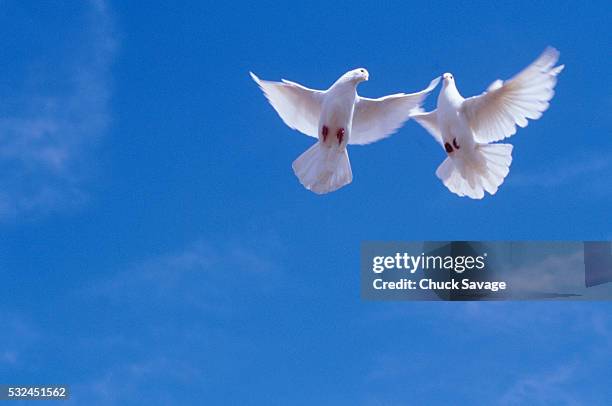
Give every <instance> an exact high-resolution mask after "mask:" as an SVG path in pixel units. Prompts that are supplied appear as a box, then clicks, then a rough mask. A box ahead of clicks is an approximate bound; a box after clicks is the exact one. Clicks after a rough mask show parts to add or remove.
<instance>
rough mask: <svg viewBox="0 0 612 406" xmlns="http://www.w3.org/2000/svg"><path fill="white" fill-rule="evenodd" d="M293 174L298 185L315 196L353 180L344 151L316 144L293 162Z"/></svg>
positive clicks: (349, 164) (346, 153)
mask: <svg viewBox="0 0 612 406" xmlns="http://www.w3.org/2000/svg"><path fill="white" fill-rule="evenodd" d="M292 166H293V172H295V176H297V177H298V179H299V180H300V183H301V184H302V185H304V187H305V188H306V189H308V190H311V191H313V192H314V193H317V194H325V193H329V192H333V191H334V190H338V189H340V188H341V187H342V186H344V185H348V184H349V183H351V181H352V180H353V172H352V171H351V163H350V162H349V158H348V152H347V151H346V149H343V150H338V149H336V148H329V147H326V146H323V145H322V144H321V143H320V142H317V143H316V144H314V145H313V146H312V147H310V148H308V149H307V150H306V152H304V153H303V154H302V155H300V156H299V157H298V158H297V159H296V160H295V161H293V165H292Z"/></svg>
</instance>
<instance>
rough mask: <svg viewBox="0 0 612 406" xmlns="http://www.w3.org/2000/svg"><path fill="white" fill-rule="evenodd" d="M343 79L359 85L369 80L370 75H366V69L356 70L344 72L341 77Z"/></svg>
mask: <svg viewBox="0 0 612 406" xmlns="http://www.w3.org/2000/svg"><path fill="white" fill-rule="evenodd" d="M343 78H344V79H346V80H349V81H351V82H355V83H360V82H364V81H366V80H368V79H369V78H370V74H369V73H368V71H367V69H365V68H358V69H353V70H351V71H348V72H346V73H345V74H344V75H343Z"/></svg>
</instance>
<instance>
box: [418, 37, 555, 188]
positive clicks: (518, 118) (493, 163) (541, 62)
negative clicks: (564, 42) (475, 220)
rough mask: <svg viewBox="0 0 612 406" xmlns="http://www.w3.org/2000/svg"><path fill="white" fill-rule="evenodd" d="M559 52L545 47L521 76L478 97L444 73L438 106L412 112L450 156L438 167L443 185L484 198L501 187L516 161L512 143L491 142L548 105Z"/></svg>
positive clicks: (438, 173)
mask: <svg viewBox="0 0 612 406" xmlns="http://www.w3.org/2000/svg"><path fill="white" fill-rule="evenodd" d="M558 59H559V52H558V51H557V50H556V49H554V48H550V47H549V48H546V50H545V51H544V52H543V53H542V55H540V57H539V58H538V59H536V60H535V62H533V63H532V64H531V65H529V66H528V67H527V68H525V69H524V70H523V71H522V72H520V73H519V74H518V75H516V76H515V77H513V78H512V79H510V80H508V81H507V82H502V81H501V80H496V81H495V82H493V83H492V84H491V85H490V86H489V88H488V89H487V91H485V92H484V93H482V94H481V95H479V96H474V97H469V98H467V99H464V98H463V97H462V96H461V95H460V94H459V91H458V90H457V87H456V86H455V80H454V78H453V75H451V74H450V73H445V74H444V75H442V77H443V84H442V90H441V91H440V95H439V96H438V106H437V109H436V110H434V111H431V112H429V113H425V112H423V110H421V109H420V108H418V109H417V110H416V111H415V112H414V113H413V114H412V115H411V117H412V118H414V119H415V120H416V121H417V122H418V123H419V124H421V125H422V126H423V127H424V128H425V129H426V130H427V131H429V132H430V133H431V135H433V137H434V138H435V139H436V141H438V142H439V143H440V145H441V146H442V147H443V148H444V150H445V151H446V153H447V155H448V157H447V158H446V159H445V160H444V162H442V164H441V165H440V166H439V167H438V169H437V170H436V175H437V176H438V178H440V179H441V180H442V182H443V183H444V185H445V186H446V187H447V188H448V189H449V190H450V191H451V192H453V193H455V194H457V195H459V196H468V197H471V198H472V199H482V198H483V197H484V191H485V190H486V191H487V192H488V193H490V194H491V195H493V194H495V192H497V189H498V187H499V186H500V185H501V184H502V183H503V181H504V178H505V177H506V175H508V172H509V171H510V164H511V163H512V145H510V144H491V143H492V142H495V141H499V140H502V139H504V138H506V137H510V136H511V135H513V134H514V133H516V125H518V126H519V127H526V126H527V123H528V122H527V119H532V120H536V119H538V118H540V117H541V116H542V112H543V111H545V110H546V109H547V108H548V102H549V100H550V99H551V98H552V97H553V95H554V90H553V89H554V87H555V84H556V83H557V75H558V74H559V72H561V71H562V70H563V65H560V66H557V67H554V64H555V63H556V62H557V60H558Z"/></svg>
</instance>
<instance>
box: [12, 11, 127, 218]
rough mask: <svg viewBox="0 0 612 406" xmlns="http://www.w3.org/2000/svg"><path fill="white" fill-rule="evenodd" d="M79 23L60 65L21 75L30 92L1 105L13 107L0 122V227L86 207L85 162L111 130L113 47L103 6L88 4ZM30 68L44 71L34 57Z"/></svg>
mask: <svg viewBox="0 0 612 406" xmlns="http://www.w3.org/2000/svg"><path fill="white" fill-rule="evenodd" d="M82 18H83V19H84V20H85V23H84V24H82V26H83V27H85V28H84V29H83V32H79V33H77V34H75V35H77V36H78V37H76V38H75V37H71V38H67V39H66V40H67V41H69V42H70V43H71V44H74V46H71V47H69V48H70V49H71V50H70V51H64V54H60V55H57V60H58V61H61V64H60V63H57V66H56V65H55V64H53V66H51V65H49V66H46V65H45V63H43V65H44V69H36V70H32V71H36V72H37V73H35V74H33V73H31V71H30V73H29V74H28V73H26V72H24V78H23V81H24V82H26V83H30V84H32V83H33V84H34V85H30V86H28V87H27V88H26V90H20V91H18V93H16V94H13V95H12V97H11V100H8V101H7V100H5V101H4V102H5V103H7V102H10V103H11V104H12V105H15V106H16V107H15V108H13V109H12V110H11V113H10V115H5V116H0V220H6V219H15V218H18V217H19V216H23V215H32V214H33V215H36V214H39V213H41V212H42V213H44V212H48V211H54V210H58V209H61V208H63V207H66V206H69V207H70V206H74V205H79V204H81V203H82V202H83V201H85V200H86V199H87V193H86V191H85V188H84V187H83V184H84V182H85V180H86V179H87V173H88V171H89V170H90V169H91V168H90V167H89V164H88V162H89V158H90V155H91V153H92V148H93V147H94V146H95V145H96V144H97V141H98V139H99V137H100V136H102V135H103V134H104V132H105V130H106V129H107V127H108V125H109V115H110V114H109V108H108V104H109V98H110V78H109V71H110V67H111V63H112V60H113V55H114V54H115V49H116V40H115V36H114V30H113V24H112V18H111V16H110V13H109V10H108V8H107V5H106V3H105V2H104V1H100V0H98V1H91V2H90V3H89V4H88V10H87V11H86V13H85V15H83V16H82ZM54 59H55V58H54ZM54 62H57V61H54ZM31 63H32V64H33V65H37V66H38V65H40V64H41V62H40V61H37V60H36V57H33V60H32V61H31ZM47 64H50V62H47ZM16 88H17V89H19V87H17V86H16Z"/></svg>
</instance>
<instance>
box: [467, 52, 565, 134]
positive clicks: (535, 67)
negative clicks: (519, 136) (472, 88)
mask: <svg viewBox="0 0 612 406" xmlns="http://www.w3.org/2000/svg"><path fill="white" fill-rule="evenodd" d="M558 59H559V51H557V50H556V49H554V48H550V47H549V48H546V50H545V51H544V52H543V53H542V55H540V57H539V58H538V59H536V60H535V62H533V63H532V64H531V65H529V66H528V67H527V68H525V69H524V70H523V71H522V72H520V73H519V74H518V75H516V76H515V77H513V78H512V79H510V80H509V81H507V82H505V83H504V82H502V81H501V80H497V81H495V82H493V83H492V84H491V86H489V88H488V89H487V91H486V92H484V93H482V94H481V95H479V96H474V97H470V98H468V99H465V101H464V102H463V105H462V106H461V108H462V110H463V113H464V114H465V116H466V117H467V120H468V122H469V125H470V127H471V128H472V131H474V136H475V138H476V141H478V142H481V143H489V142H494V141H499V140H502V139H504V138H506V137H510V136H511V135H513V134H514V133H516V125H518V126H519V127H526V126H527V124H528V122H527V119H532V120H536V119H538V118H540V117H541V116H542V112H544V111H545V110H546V109H547V108H548V102H549V100H550V99H552V97H553V95H554V94H555V92H554V90H553V89H554V87H555V84H556V83H557V75H558V74H559V72H561V71H562V70H563V65H560V66H557V67H553V66H554V64H555V63H556V62H557V60H558Z"/></svg>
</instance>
